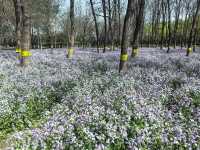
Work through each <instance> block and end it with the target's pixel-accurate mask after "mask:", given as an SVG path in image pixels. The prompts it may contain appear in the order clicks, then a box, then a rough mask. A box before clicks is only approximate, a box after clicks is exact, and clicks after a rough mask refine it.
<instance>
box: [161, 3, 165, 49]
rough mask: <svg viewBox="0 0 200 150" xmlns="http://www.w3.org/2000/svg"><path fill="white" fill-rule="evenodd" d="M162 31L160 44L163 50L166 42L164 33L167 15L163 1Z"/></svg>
mask: <svg viewBox="0 0 200 150" xmlns="http://www.w3.org/2000/svg"><path fill="white" fill-rule="evenodd" d="M161 5H162V29H161V42H160V49H161V50H163V42H164V31H165V24H166V22H165V14H166V7H165V2H164V0H162V4H161Z"/></svg>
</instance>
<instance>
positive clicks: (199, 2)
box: [186, 0, 200, 56]
mask: <svg viewBox="0 0 200 150" xmlns="http://www.w3.org/2000/svg"><path fill="white" fill-rule="evenodd" d="M199 9H200V0H197V8H196V12H195V14H194V16H193V20H192V28H191V30H190V36H189V39H188V49H187V53H186V56H189V55H190V52H191V46H192V42H193V39H194V31H195V28H196V24H197V17H198V13H199Z"/></svg>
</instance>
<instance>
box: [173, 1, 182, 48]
mask: <svg viewBox="0 0 200 150" xmlns="http://www.w3.org/2000/svg"><path fill="white" fill-rule="evenodd" d="M176 4H177V7H176V10H175V14H176V16H175V25H174V49H175V48H176V42H177V39H176V37H177V35H176V34H177V30H178V25H179V16H180V7H181V6H180V5H181V0H178V2H177V0H176Z"/></svg>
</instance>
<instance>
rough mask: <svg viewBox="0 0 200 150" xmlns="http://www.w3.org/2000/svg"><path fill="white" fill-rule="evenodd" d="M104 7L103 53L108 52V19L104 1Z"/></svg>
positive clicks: (103, 1) (103, 0)
mask: <svg viewBox="0 0 200 150" xmlns="http://www.w3.org/2000/svg"><path fill="white" fill-rule="evenodd" d="M102 6H103V18H104V42H103V46H104V48H103V53H105V52H106V44H107V18H106V1H105V0H102Z"/></svg>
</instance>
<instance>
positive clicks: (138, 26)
mask: <svg viewBox="0 0 200 150" xmlns="http://www.w3.org/2000/svg"><path fill="white" fill-rule="evenodd" d="M138 5H139V11H138V12H137V14H136V25H135V30H134V31H133V37H132V55H131V56H132V57H135V56H136V55H137V54H138V35H139V33H140V31H141V26H142V22H143V19H144V7H145V0H141V1H140V2H139V3H138Z"/></svg>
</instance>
